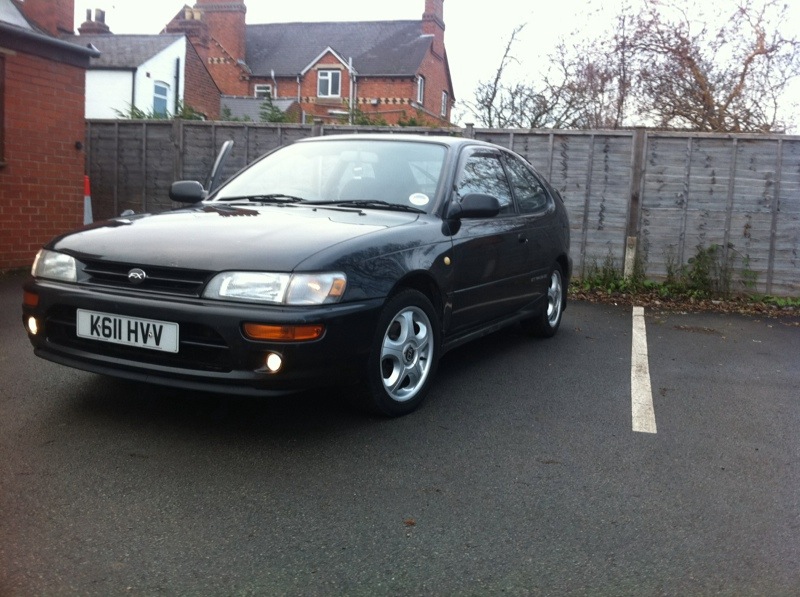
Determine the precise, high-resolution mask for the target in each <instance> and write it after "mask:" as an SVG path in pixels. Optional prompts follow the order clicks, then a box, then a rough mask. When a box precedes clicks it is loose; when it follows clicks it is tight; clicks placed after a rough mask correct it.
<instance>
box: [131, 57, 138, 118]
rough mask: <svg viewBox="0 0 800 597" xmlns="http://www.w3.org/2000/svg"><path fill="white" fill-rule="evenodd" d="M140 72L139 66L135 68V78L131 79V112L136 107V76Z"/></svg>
mask: <svg viewBox="0 0 800 597" xmlns="http://www.w3.org/2000/svg"><path fill="white" fill-rule="evenodd" d="M138 74H139V67H138V66H137V67H136V68H134V69H133V80H132V81H131V112H133V109H134V108H135V107H136V77H137V76H138Z"/></svg>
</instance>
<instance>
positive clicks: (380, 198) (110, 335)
mask: <svg viewBox="0 0 800 597" xmlns="http://www.w3.org/2000/svg"><path fill="white" fill-rule="evenodd" d="M207 195H208V194H207V193H206V191H205V190H204V189H203V187H202V186H201V185H200V183H195V182H191V181H182V182H177V183H175V184H174V185H173V187H172V190H171V196H172V198H173V199H176V200H180V201H183V202H185V203H188V204H190V205H188V206H187V207H185V208H182V209H177V210H173V211H169V212H165V213H161V214H156V215H151V214H140V215H130V216H122V217H118V218H114V219H111V220H107V221H103V222H97V223H95V224H92V225H89V226H87V227H84V228H82V229H80V230H77V231H75V232H71V233H69V234H65V235H63V236H60V237H58V238H56V239H54V240H53V241H51V242H50V243H48V244H47V245H46V246H45V247H44V248H43V249H42V250H41V251H40V252H39V254H38V255H37V257H36V260H35V262H34V264H33V268H32V279H30V280H29V281H28V282H27V283H26V284H25V286H24V299H23V322H24V325H25V328H26V329H27V331H28V335H29V337H30V340H31V342H32V344H33V346H34V350H35V353H36V354H37V355H38V356H40V357H42V358H45V359H48V360H51V361H54V362H57V363H61V364H63V365H68V366H71V367H77V368H80V369H85V370H88V371H94V372H97V373H102V374H108V375H114V376H118V377H123V378H129V379H134V380H141V381H146V382H153V383H158V384H164V385H171V386H178V387H181V388H188V389H197V390H204V391H217V392H225V393H236V394H261V395H270V394H278V393H286V392H291V391H297V390H303V389H309V388H314V387H326V386H328V387H330V386H332V385H334V384H352V385H353V386H354V394H355V395H358V396H361V397H363V399H364V402H365V404H366V405H367V406H368V407H370V408H371V409H372V410H375V411H377V412H379V413H383V414H385V415H389V416H397V415H402V414H406V413H408V412H411V411H412V410H413V409H415V408H416V407H417V406H418V405H419V404H420V402H421V401H422V400H423V398H424V396H425V394H426V392H427V390H428V388H429V387H430V385H431V382H432V379H433V375H434V371H435V369H436V364H437V361H438V360H439V358H440V357H441V356H442V355H443V354H444V353H445V352H446V351H447V350H449V349H451V348H453V347H455V346H457V345H459V344H461V343H463V342H466V341H469V340H473V339H475V338H478V337H481V336H483V335H485V334H487V333H490V332H492V331H494V330H497V329H499V328H500V327H502V326H505V325H510V324H516V323H520V324H521V325H523V326H524V328H525V329H526V330H528V331H529V332H530V333H532V334H535V335H539V336H552V335H554V334H555V333H556V331H557V330H558V327H559V324H560V323H561V316H562V313H563V311H564V308H565V307H566V288H567V285H568V281H569V277H570V273H571V260H570V257H569V224H568V220H567V215H566V210H565V208H564V205H563V202H562V199H561V197H560V195H559V193H558V192H557V191H556V190H554V189H553V188H552V187H551V186H550V185H549V184H548V182H547V181H546V180H545V179H544V178H543V177H542V176H541V175H540V174H538V173H537V172H536V170H535V169H534V168H533V167H532V166H531V165H530V164H529V163H528V162H527V161H525V160H524V159H523V158H521V157H520V156H518V155H517V154H515V153H513V152H511V151H508V150H506V149H504V148H501V147H498V146H495V145H491V144H488V143H483V142H479V141H474V140H469V139H460V138H449V137H424V136H413V135H342V136H330V137H320V138H313V139H306V140H303V141H299V142H296V143H294V144H292V145H288V146H284V147H281V148H279V149H277V150H275V151H273V152H271V153H269V154H267V155H266V156H264V157H262V158H261V159H259V160H258V161H256V162H255V163H253V164H252V165H250V166H249V167H248V168H246V169H244V170H243V171H242V172H240V173H239V174H237V175H236V176H234V177H233V178H232V179H231V180H230V181H228V182H227V183H226V184H224V185H223V186H222V187H220V188H219V189H218V190H215V191H214V192H212V193H211V194H210V195H208V196H207Z"/></svg>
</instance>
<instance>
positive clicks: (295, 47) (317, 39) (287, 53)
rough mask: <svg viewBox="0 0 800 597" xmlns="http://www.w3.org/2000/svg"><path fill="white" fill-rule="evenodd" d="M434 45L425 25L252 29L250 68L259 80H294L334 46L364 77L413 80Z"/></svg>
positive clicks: (305, 25) (288, 25) (249, 34)
mask: <svg viewBox="0 0 800 597" xmlns="http://www.w3.org/2000/svg"><path fill="white" fill-rule="evenodd" d="M432 41H433V38H432V36H430V35H424V34H423V33H422V22H421V21H364V22H345V23H334V22H328V23H270V24H264V25H248V26H247V65H248V66H249V67H250V69H251V70H252V72H253V74H254V75H256V76H267V77H268V76H270V74H271V72H272V71H274V73H275V76H279V77H280V76H295V75H298V74H299V73H301V72H302V71H304V70H305V69H306V68H308V67H309V66H311V64H312V63H313V62H314V60H315V59H316V58H318V57H319V55H320V54H321V53H322V52H324V51H325V50H326V49H328V48H330V49H332V50H333V51H334V52H336V53H337V54H338V55H339V56H341V57H343V58H344V59H345V60H348V59H350V58H352V59H353V68H354V69H355V71H356V73H358V74H359V75H361V76H414V75H415V74H416V73H417V71H418V70H419V67H420V65H421V64H422V60H423V58H424V57H425V54H426V52H427V51H428V48H430V45H431V43H432Z"/></svg>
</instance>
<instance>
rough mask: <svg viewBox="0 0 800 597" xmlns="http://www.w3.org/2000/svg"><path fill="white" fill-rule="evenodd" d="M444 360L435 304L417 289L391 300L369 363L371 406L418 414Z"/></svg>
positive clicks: (381, 410)
mask: <svg viewBox="0 0 800 597" xmlns="http://www.w3.org/2000/svg"><path fill="white" fill-rule="evenodd" d="M438 356H439V318H438V317H437V315H436V311H435V309H434V308H433V305H432V304H431V302H430V300H428V298H427V297H426V296H425V295H424V294H422V293H421V292H418V291H416V290H411V289H407V290H403V291H401V292H399V293H398V294H396V295H395V296H393V297H392V298H390V299H389V301H388V302H387V303H386V306H385V307H384V309H383V312H382V313H381V316H380V318H379V321H378V327H377V331H376V334H375V339H374V340H373V343H372V348H371V350H370V355H369V360H368V364H367V375H366V386H367V395H366V396H365V398H366V401H367V406H368V407H369V408H370V410H372V411H374V412H377V413H380V414H383V415H387V416H390V417H397V416H401V415H405V414H408V413H410V412H412V411H413V410H415V409H416V408H417V407H418V406H419V405H420V404H421V403H422V401H423V400H424V398H425V395H426V394H427V392H428V388H429V387H430V384H431V381H432V379H433V373H434V371H435V369H436V361H437V359H438Z"/></svg>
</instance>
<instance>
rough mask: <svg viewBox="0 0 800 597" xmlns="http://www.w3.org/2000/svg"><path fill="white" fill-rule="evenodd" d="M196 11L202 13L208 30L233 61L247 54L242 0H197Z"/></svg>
mask: <svg viewBox="0 0 800 597" xmlns="http://www.w3.org/2000/svg"><path fill="white" fill-rule="evenodd" d="M194 8H195V10H196V11H199V12H200V13H201V14H202V20H203V22H204V23H205V24H206V25H207V26H208V32H209V34H210V35H211V37H213V38H214V39H215V40H216V41H217V43H219V44H220V45H221V46H222V48H223V49H224V50H225V52H227V53H228V54H229V55H230V56H231V57H232V58H233V59H234V60H235V61H238V60H241V61H244V60H245V58H246V54H247V48H246V41H245V40H246V38H247V29H246V25H245V15H246V14H247V7H246V6H245V5H244V0H228V1H227V2H220V1H219V0H197V3H196V4H195V5H194Z"/></svg>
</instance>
